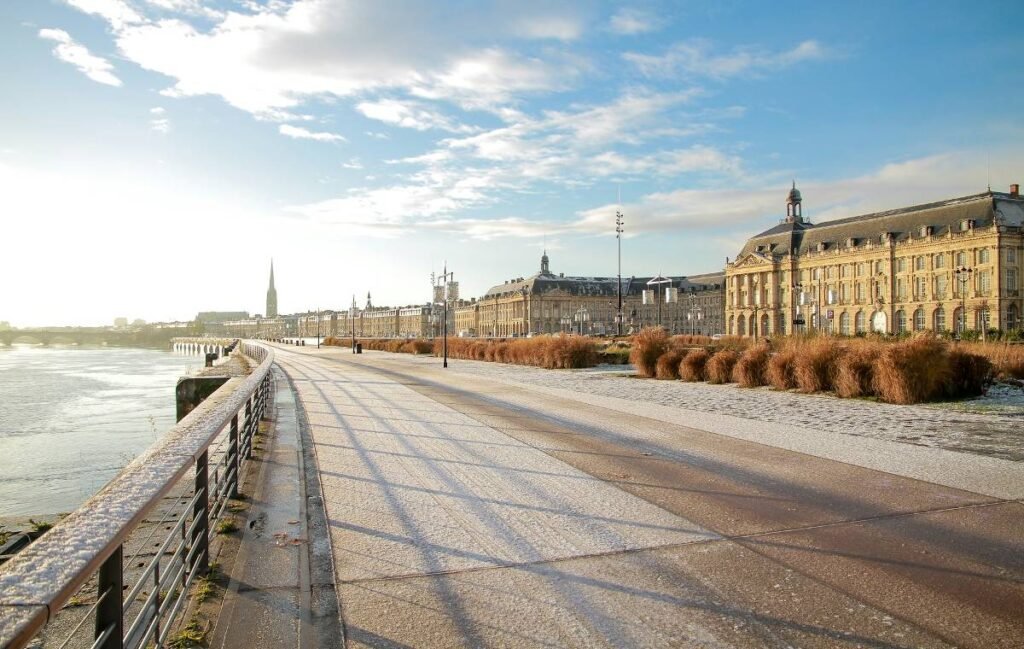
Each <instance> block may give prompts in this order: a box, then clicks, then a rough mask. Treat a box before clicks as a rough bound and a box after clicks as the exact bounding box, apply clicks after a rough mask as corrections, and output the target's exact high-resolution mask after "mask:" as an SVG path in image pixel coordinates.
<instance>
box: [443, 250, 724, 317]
mask: <svg viewBox="0 0 1024 649" xmlns="http://www.w3.org/2000/svg"><path fill="white" fill-rule="evenodd" d="M654 279H660V280H663V283H661V284H658V285H652V284H649V282H651V281H652V280H654ZM723 284H724V277H723V275H721V274H718V273H709V274H706V275H694V276H677V277H664V278H650V277H629V278H625V277H624V278H622V302H623V306H622V311H623V326H622V332H623V333H624V334H628V333H633V332H636V331H638V330H639V329H641V328H642V327H646V326H654V325H658V324H659V323H660V324H661V325H662V326H664V327H665V328H666V329H667V330H668V331H669V332H670V333H691V332H692V333H697V334H714V333H721V332H722V323H723V321H724V307H723V305H724V302H723ZM617 311H618V279H617V278H615V277H566V276H565V275H564V274H563V273H559V274H558V275H555V274H554V273H552V272H551V270H550V260H549V258H548V255H547V252H545V253H544V255H543V256H542V257H541V266H540V272H539V273H537V274H536V275H533V276H531V277H528V278H523V277H519V278H515V279H511V280H508V281H506V282H504V283H503V284H498V285H496V286H493V287H491V289H490V290H488V291H487V293H486V294H485V295H484V296H483V297H481V298H480V299H479V300H477V301H476V302H475V304H474V305H465V306H462V307H457V308H456V315H455V317H456V323H457V325H456V326H457V328H458V329H459V331H460V332H461V331H463V330H464V329H466V330H469V329H471V328H469V327H464V325H463V324H462V323H464V322H467V321H468V320H469V313H471V312H472V313H474V316H473V318H474V320H475V323H476V330H477V335H480V336H494V337H517V336H526V335H535V334H550V333H559V332H571V331H575V332H577V333H584V334H588V335H601V336H610V335H614V334H615V333H616V321H615V319H616V315H617Z"/></svg>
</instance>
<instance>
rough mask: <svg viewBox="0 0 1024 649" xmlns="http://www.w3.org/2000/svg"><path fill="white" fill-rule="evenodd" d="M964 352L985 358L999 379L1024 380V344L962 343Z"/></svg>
mask: <svg viewBox="0 0 1024 649" xmlns="http://www.w3.org/2000/svg"><path fill="white" fill-rule="evenodd" d="M960 345H961V346H962V348H963V349H964V351H968V352H970V353H972V354H979V355H981V356H984V357H985V358H987V359H988V360H989V362H990V363H992V368H993V371H994V373H995V376H996V377H997V378H999V379H1019V380H1024V344H1019V343H1018V344H1010V343H1008V342H1001V343H960Z"/></svg>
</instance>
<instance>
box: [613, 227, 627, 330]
mask: <svg viewBox="0 0 1024 649" xmlns="http://www.w3.org/2000/svg"><path fill="white" fill-rule="evenodd" d="M624 218H625V217H623V216H622V212H619V211H616V212H615V240H616V242H617V243H618V247H619V275H618V277H619V282H618V293H619V310H618V313H617V314H616V316H615V335H616V336H621V335H622V233H623V232H624V231H625V228H623V227H622V226H623V222H624Z"/></svg>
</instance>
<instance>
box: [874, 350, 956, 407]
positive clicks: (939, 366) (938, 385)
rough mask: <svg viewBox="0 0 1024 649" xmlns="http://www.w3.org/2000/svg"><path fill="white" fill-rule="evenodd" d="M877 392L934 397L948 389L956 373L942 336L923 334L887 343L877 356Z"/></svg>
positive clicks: (887, 396) (900, 399)
mask: <svg viewBox="0 0 1024 649" xmlns="http://www.w3.org/2000/svg"><path fill="white" fill-rule="evenodd" d="M874 372H875V381H874V386H875V392H876V393H877V394H878V397H879V398H880V399H882V400H883V401H888V402H889V403H899V404H909V403H922V402H924V401H934V400H936V399H940V398H942V397H943V396H944V395H945V394H946V391H947V385H949V384H950V381H951V379H952V375H951V373H950V365H949V350H948V346H947V344H946V343H945V342H943V341H941V340H939V339H938V338H932V337H921V338H915V339H913V340H907V341H903V342H899V343H895V344H892V345H886V346H885V348H884V349H883V350H882V353H881V354H879V356H878V358H877V359H876V360H875V365H874Z"/></svg>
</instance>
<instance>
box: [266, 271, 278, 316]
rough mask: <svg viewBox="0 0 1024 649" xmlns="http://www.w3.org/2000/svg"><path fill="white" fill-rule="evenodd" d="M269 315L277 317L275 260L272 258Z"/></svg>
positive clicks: (268, 294)
mask: <svg viewBox="0 0 1024 649" xmlns="http://www.w3.org/2000/svg"><path fill="white" fill-rule="evenodd" d="M267 317H268V318H276V317H277V289H276V288H274V260H273V258H271V260H270V286H269V287H268V288H267Z"/></svg>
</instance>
